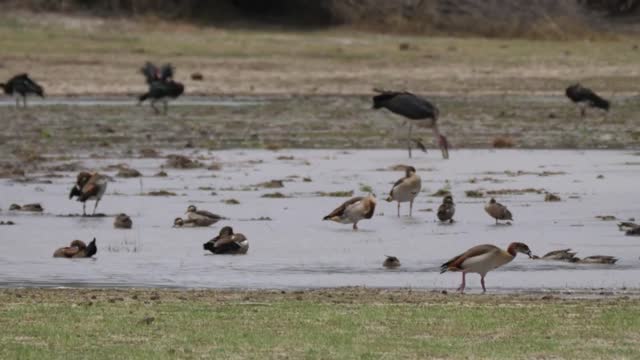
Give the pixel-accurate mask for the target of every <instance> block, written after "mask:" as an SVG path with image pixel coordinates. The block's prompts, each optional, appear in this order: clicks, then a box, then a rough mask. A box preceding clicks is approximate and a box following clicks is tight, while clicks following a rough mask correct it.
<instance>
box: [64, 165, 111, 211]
mask: <svg viewBox="0 0 640 360" xmlns="http://www.w3.org/2000/svg"><path fill="white" fill-rule="evenodd" d="M106 190H107V178H106V177H105V176H104V175H100V174H98V173H97V172H94V173H89V172H86V171H82V172H80V173H79V174H78V177H77V178H76V184H75V185H74V186H73V188H71V192H70V193H69V199H72V198H73V197H74V196H77V197H78V201H80V202H82V216H85V215H87V209H86V208H87V200H95V201H96V203H95V205H94V206H93V213H92V215H95V214H96V208H97V207H98V203H99V202H100V200H101V199H102V195H104V192H105V191H106Z"/></svg>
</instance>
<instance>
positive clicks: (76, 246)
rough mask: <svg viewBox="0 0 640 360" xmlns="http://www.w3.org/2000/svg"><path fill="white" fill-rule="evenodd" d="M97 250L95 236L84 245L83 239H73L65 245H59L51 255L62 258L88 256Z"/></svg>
mask: <svg viewBox="0 0 640 360" xmlns="http://www.w3.org/2000/svg"><path fill="white" fill-rule="evenodd" d="M97 252H98V248H97V247H96V238H93V240H92V241H91V242H90V243H89V245H86V244H85V243H84V241H81V240H73V241H72V242H71V244H70V245H69V246H67V247H61V248H59V249H57V250H56V251H55V252H54V253H53V257H64V258H89V257H92V256H93V255H95V254H96V253H97Z"/></svg>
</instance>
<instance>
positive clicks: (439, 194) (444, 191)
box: [430, 188, 451, 197]
mask: <svg viewBox="0 0 640 360" xmlns="http://www.w3.org/2000/svg"><path fill="white" fill-rule="evenodd" d="M447 195H451V191H450V190H449V189H445V188H443V189H438V191H436V192H434V193H433V194H431V195H430V196H433V197H443V196H447Z"/></svg>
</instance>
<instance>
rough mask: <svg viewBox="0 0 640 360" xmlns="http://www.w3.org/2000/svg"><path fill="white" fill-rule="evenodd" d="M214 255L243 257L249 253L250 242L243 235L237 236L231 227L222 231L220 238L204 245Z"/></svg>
mask: <svg viewBox="0 0 640 360" xmlns="http://www.w3.org/2000/svg"><path fill="white" fill-rule="evenodd" d="M202 247H203V248H204V249H205V250H209V251H211V252H212V253H214V254H231V255H242V254H246V253H247V251H249V240H247V238H246V236H244V235H242V234H235V233H234V232H233V228H231V226H225V227H223V228H222V229H220V233H219V234H218V236H216V237H214V238H213V239H211V240H209V241H207V242H206V243H204V244H203V245H202Z"/></svg>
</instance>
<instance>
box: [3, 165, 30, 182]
mask: <svg viewBox="0 0 640 360" xmlns="http://www.w3.org/2000/svg"><path fill="white" fill-rule="evenodd" d="M24 175H25V171H24V169H23V168H22V167H20V166H18V165H17V164H14V163H2V164H0V178H12V177H18V176H24Z"/></svg>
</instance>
